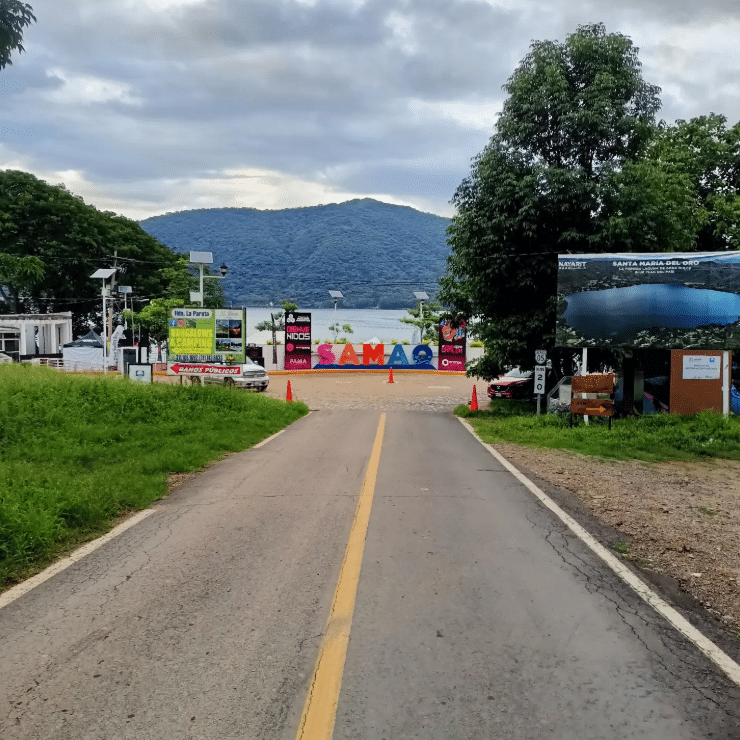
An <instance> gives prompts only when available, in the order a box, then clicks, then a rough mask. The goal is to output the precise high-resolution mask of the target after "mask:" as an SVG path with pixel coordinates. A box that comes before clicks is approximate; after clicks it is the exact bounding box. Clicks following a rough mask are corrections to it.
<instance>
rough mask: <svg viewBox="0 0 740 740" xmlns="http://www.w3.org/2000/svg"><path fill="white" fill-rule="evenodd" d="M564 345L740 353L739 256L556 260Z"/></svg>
mask: <svg viewBox="0 0 740 740" xmlns="http://www.w3.org/2000/svg"><path fill="white" fill-rule="evenodd" d="M557 298H558V308H557V328H556V337H555V342H556V344H557V345H558V346H559V347H645V348H654V349H692V348H693V349H739V348H740V252H680V253H678V252H669V253H660V254H646V253H645V254H561V255H558V296H557Z"/></svg>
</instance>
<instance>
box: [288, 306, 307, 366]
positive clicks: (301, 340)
mask: <svg viewBox="0 0 740 740" xmlns="http://www.w3.org/2000/svg"><path fill="white" fill-rule="evenodd" d="M285 369H286V370H310V369H311V314H310V313H308V312H306V311H288V312H287V313H286V314H285Z"/></svg>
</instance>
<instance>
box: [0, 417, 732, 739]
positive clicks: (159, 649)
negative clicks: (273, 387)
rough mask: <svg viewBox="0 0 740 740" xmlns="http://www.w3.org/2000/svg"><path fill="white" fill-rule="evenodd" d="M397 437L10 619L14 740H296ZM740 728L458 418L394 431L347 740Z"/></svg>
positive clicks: (4, 720) (235, 478) (153, 524)
mask: <svg viewBox="0 0 740 740" xmlns="http://www.w3.org/2000/svg"><path fill="white" fill-rule="evenodd" d="M380 415H381V414H380V412H379V411H378V410H377V409H358V410H351V411H341V410H330V409H324V410H320V411H318V412H316V413H313V414H311V415H310V416H309V417H307V418H304V419H302V420H300V421H299V422H297V423H296V424H294V425H293V426H292V427H290V428H289V429H288V430H286V432H285V433H284V434H282V435H281V436H279V437H277V438H276V439H274V440H272V441H270V442H269V443H268V444H266V445H265V446H263V447H261V448H259V449H255V450H251V451H247V452H245V453H242V454H239V455H234V456H232V457H230V458H228V459H227V460H224V461H222V462H220V463H218V464H216V465H214V466H213V467H212V468H210V469H209V470H208V471H207V472H206V473H204V474H202V475H201V476H198V478H197V479H196V480H194V481H192V482H191V483H189V484H187V485H186V486H184V487H183V488H182V489H180V490H179V491H178V492H176V493H175V494H173V495H172V496H171V497H169V498H168V499H167V500H166V501H164V502H162V503H161V504H160V505H159V506H158V507H157V511H156V513H155V514H153V515H152V516H150V517H148V518H147V519H145V520H144V521H143V522H141V523H140V524H138V525H137V526H135V527H134V528H132V529H130V530H129V531H127V532H126V533H124V534H122V535H121V536H120V537H118V538H117V539H115V540H113V541H112V542H110V543H108V544H107V545H105V546H104V547H102V548H100V549H99V550H97V551H95V552H94V553H93V554H92V555H90V556H89V557H88V558H86V559H84V560H83V561H81V562H80V563H78V564H77V565H75V566H73V567H72V568H70V569H68V570H66V571H64V573H62V574H61V575H59V576H57V577H55V578H54V579H52V580H51V581H49V582H47V583H46V584H44V585H43V586H40V587H39V588H37V589H36V590H34V591H32V592H30V593H29V594H27V595H26V596H24V597H22V598H21V599H19V600H18V601H16V602H14V603H13V604H11V605H10V606H8V607H6V608H4V609H2V610H0V664H1V665H2V667H3V670H2V679H0V702H1V703H2V706H3V707H4V708H5V709H4V711H3V712H2V714H0V737H2V738H3V739H4V740H5V739H8V740H11V739H13V740H15V739H20V738H27V739H29V740H30V739H31V738H33V740H41V739H43V740H47V739H48V740H67V739H70V740H72V739H74V740H87V739H88V738H89V739H91V740H92V739H93V738H95V739H96V740H126V739H128V738H136V739H137V740H145V739H148V738H152V739H154V738H156V739H157V740H175V739H179V738H193V739H196V738H197V739H199V740H201V739H202V740H231V739H232V738H233V739H234V740H236V739H237V738H239V739H242V738H244V739H248V740H293V738H295V737H296V732H297V728H298V725H299V720H300V717H301V711H302V709H303V705H304V701H305V699H306V696H307V693H308V688H309V684H310V682H311V678H312V672H313V668H314V663H315V661H316V656H317V654H318V651H319V646H320V643H321V639H322V632H323V631H324V628H325V625H326V621H327V616H328V614H329V610H330V605H331V601H332V597H333V594H334V588H335V585H336V583H337V579H338V577H339V573H340V568H341V565H342V559H343V557H344V552H345V547H346V545H347V539H348V536H349V533H350V528H351V527H352V521H353V518H354V515H355V508H356V505H357V501H358V497H359V494H360V490H361V488H362V483H363V479H364V476H365V471H366V468H367V466H368V459H369V456H370V451H371V448H372V446H373V440H374V439H375V436H376V431H377V429H378V423H379V419H380ZM738 707H740V691H738V689H737V687H736V686H734V685H732V684H730V683H729V682H728V681H727V680H725V679H724V678H723V677H722V676H721V675H719V674H718V673H717V671H716V670H715V669H714V668H713V667H712V666H711V665H710V664H709V663H708V661H706V659H705V658H704V657H703V656H701V655H699V654H698V653H697V651H696V650H695V649H693V648H692V647H691V646H689V645H687V644H686V643H685V641H684V640H682V639H681V638H680V637H679V636H678V635H677V634H676V633H675V632H674V631H673V630H672V629H671V628H669V627H667V626H665V625H664V624H663V623H662V622H661V620H660V619H659V618H658V617H656V616H654V615H653V614H651V613H650V611H649V610H648V608H647V607H646V606H644V605H643V604H642V603H641V602H640V601H638V599H637V598H636V597H635V596H633V594H632V593H631V592H630V591H629V590H628V589H627V587H626V586H623V585H622V583H621V582H620V581H618V580H617V579H616V578H615V577H614V576H612V575H611V574H610V573H609V572H606V571H605V570H604V569H603V567H602V566H601V565H600V563H599V562H597V561H596V560H595V558H594V557H593V556H592V555H590V552H589V551H587V550H586V549H585V547H583V546H582V545H581V544H580V542H579V541H577V540H576V539H575V538H574V537H573V536H571V535H569V534H568V533H567V532H566V531H564V528H563V527H562V525H560V524H559V523H558V522H557V521H556V520H554V519H553V517H552V516H551V514H550V513H549V512H548V511H547V510H545V509H544V508H543V507H542V506H541V505H540V504H539V503H537V502H536V500H535V499H534V498H533V497H532V496H531V494H530V493H529V492H528V491H527V490H526V489H525V488H524V487H523V486H522V485H521V484H519V483H518V482H517V481H515V480H514V479H513V478H512V477H511V476H510V475H509V474H508V473H507V472H505V471H504V470H503V468H502V467H501V466H500V465H499V464H498V463H497V462H496V461H495V459H494V458H492V457H491V455H490V454H489V453H488V452H487V451H486V450H485V449H484V448H482V447H481V446H480V445H479V444H478V443H477V442H476V441H475V440H474V438H473V437H472V436H471V435H470V434H469V433H468V432H467V431H466V430H464V429H463V427H462V426H461V425H460V423H459V422H458V421H457V420H456V419H455V418H454V417H453V416H452V415H451V414H449V413H444V412H421V411H408V410H389V411H388V412H387V420H386V426H385V435H384V438H383V446H382V451H381V455H380V463H379V468H378V475H377V482H376V485H375V497H374V502H373V509H372V515H371V517H370V524H369V530H368V534H367V542H366V546H365V552H364V558H363V563H362V571H361V576H360V580H359V587H358V591H357V600H356V605H355V611H354V618H353V621H352V628H351V638H350V641H349V648H348V652H347V658H346V665H345V668H344V674H343V682H342V691H341V696H340V699H339V705H338V711H337V716H336V724H335V730H334V738H335V739H336V740H348V739H349V738H357V739H360V738H362V740H381V739H384V740H401V739H404V740H405V739H407V738H424V739H425V740H436V739H439V740H452V739H453V738H454V740H466V739H468V738H470V739H471V740H472V739H473V738H475V739H476V740H479V739H481V738H506V739H507V740H518V739H522V740H523V739H525V738H526V739H527V740H538V739H540V738H542V739H543V740H544V738H547V739H548V740H551V739H552V738H558V739H559V740H565V739H568V738H573V740H575V739H578V740H587V739H588V738H599V739H605V738H620V740H621V739H626V738H650V739H651V740H654V739H656V738H666V740H668V739H670V740H683V739H686V740H700V739H701V738H721V739H723V740H730V738H733V739H736V738H738V737H740V715H739V710H738ZM306 740H314V739H313V738H311V739H308V738H307V739H306ZM325 740H328V738H326V739H325Z"/></svg>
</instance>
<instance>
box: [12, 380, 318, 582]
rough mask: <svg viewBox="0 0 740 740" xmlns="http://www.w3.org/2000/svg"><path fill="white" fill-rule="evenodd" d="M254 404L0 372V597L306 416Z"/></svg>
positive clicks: (162, 387) (244, 396)
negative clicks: (177, 479)
mask: <svg viewBox="0 0 740 740" xmlns="http://www.w3.org/2000/svg"><path fill="white" fill-rule="evenodd" d="M307 411H308V409H307V408H306V406H305V405H304V404H301V403H294V404H287V403H283V402H279V401H276V400H274V399H268V398H264V397H263V396H262V395H260V394H256V393H244V392H240V391H234V392H230V391H228V390H226V389H223V388H220V387H213V386H206V387H201V386H198V387H195V386H190V385H187V386H176V385H170V384H167V383H153V384H151V385H143V384H135V383H131V382H129V381H128V380H125V379H122V378H121V377H120V376H117V375H107V376H98V377H85V376H78V375H73V374H67V373H61V372H58V371H56V370H53V369H51V368H46V367H31V366H28V365H3V366H2V367H0V491H2V496H0V586H3V587H5V586H9V585H12V583H14V582H16V581H18V580H20V579H22V578H24V577H27V576H28V575H30V574H31V573H33V572H35V571H37V570H38V569H39V568H40V567H42V566H43V565H45V564H47V563H48V562H50V561H51V560H52V559H53V558H54V557H56V556H57V555H58V554H60V553H61V552H63V551H64V550H65V549H69V548H70V547H73V546H74V545H75V544H77V543H80V542H83V541H86V540H89V539H92V538H93V537H95V536H97V535H98V534H100V533H101V532H103V531H106V530H107V529H109V528H110V527H111V526H112V524H113V523H114V522H115V521H116V520H117V519H118V518H119V517H120V516H122V515H124V514H126V513H128V512H130V511H135V510H137V509H142V508H145V507H147V506H149V505H150V504H151V503H152V502H153V501H155V500H156V499H158V498H161V497H162V496H164V495H165V494H166V493H167V481H168V476H170V475H171V474H173V473H174V474H183V473H187V472H190V471H197V470H201V469H202V468H203V467H204V466H206V465H207V464H208V463H210V462H212V461H214V460H217V459H219V458H221V457H223V456H224V455H226V454H228V453H230V452H236V451H240V450H244V449H247V448H248V447H251V446H253V445H255V444H256V443H258V442H260V441H261V440H263V439H265V438H266V437H268V436H270V435H271V434H274V433H275V432H277V431H279V430H280V429H282V428H284V427H285V426H286V425H288V424H290V423H291V422H293V421H295V420H296V419H297V418H299V417H301V416H303V415H304V414H306V413H307Z"/></svg>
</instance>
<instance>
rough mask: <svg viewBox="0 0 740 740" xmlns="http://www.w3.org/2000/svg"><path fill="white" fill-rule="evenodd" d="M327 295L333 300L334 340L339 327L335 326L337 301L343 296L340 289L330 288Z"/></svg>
mask: <svg viewBox="0 0 740 740" xmlns="http://www.w3.org/2000/svg"><path fill="white" fill-rule="evenodd" d="M329 295H330V296H331V297H332V300H333V301H334V341H336V339H337V334H338V333H339V327H338V326H337V303H339V299H340V298H344V296H343V295H342V291H341V290H330V291H329Z"/></svg>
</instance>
